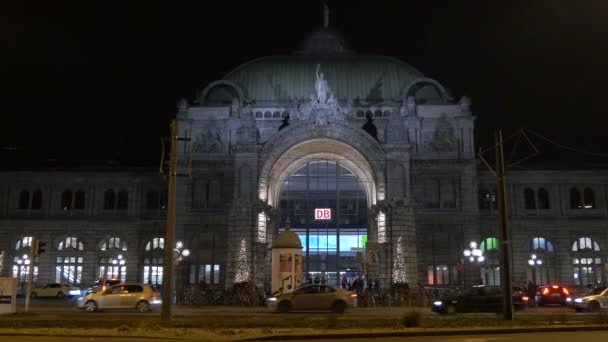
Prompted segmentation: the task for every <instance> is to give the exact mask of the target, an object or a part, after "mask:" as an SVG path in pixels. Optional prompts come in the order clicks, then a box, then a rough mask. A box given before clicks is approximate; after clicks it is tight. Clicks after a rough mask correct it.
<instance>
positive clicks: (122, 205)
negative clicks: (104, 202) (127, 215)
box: [116, 190, 129, 210]
mask: <svg viewBox="0 0 608 342" xmlns="http://www.w3.org/2000/svg"><path fill="white" fill-rule="evenodd" d="M116 209H117V210H127V209H129V192H127V190H120V192H119V193H118V203H117V204H116Z"/></svg>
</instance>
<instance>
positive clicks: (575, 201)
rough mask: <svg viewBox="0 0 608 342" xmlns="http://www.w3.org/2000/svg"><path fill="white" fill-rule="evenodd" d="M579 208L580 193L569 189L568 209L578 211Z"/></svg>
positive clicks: (580, 203) (580, 204)
mask: <svg viewBox="0 0 608 342" xmlns="http://www.w3.org/2000/svg"><path fill="white" fill-rule="evenodd" d="M581 207H582V202H581V192H580V191H578V189H576V188H572V189H570V209H580V208H581Z"/></svg>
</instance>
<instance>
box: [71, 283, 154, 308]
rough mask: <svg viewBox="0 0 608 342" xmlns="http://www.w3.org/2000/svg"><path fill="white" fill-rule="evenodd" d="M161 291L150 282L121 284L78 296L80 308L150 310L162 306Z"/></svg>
mask: <svg viewBox="0 0 608 342" xmlns="http://www.w3.org/2000/svg"><path fill="white" fill-rule="evenodd" d="M161 304H162V300H161V298H160V293H159V292H158V291H156V289H155V288H154V287H153V286H152V285H148V284H133V285H131V284H120V285H114V286H112V287H110V288H108V289H107V290H105V291H98V292H92V293H89V294H87V295H86V296H83V297H80V298H78V308H79V309H84V310H85V311H89V312H93V311H98V310H105V309H123V310H124V309H131V310H133V309H135V310H137V311H139V312H149V311H152V310H153V309H157V308H160V305H161Z"/></svg>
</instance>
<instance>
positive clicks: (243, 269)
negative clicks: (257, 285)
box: [234, 240, 249, 284]
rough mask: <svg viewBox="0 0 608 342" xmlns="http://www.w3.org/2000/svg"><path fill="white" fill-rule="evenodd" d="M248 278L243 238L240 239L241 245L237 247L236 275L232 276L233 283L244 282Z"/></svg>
mask: <svg viewBox="0 0 608 342" xmlns="http://www.w3.org/2000/svg"><path fill="white" fill-rule="evenodd" d="M248 280H249V263H248V262H247V244H246V242H245V240H241V246H240V248H239V260H238V262H237V266H236V276H235V277H234V283H235V284H239V283H244V282H247V281H248Z"/></svg>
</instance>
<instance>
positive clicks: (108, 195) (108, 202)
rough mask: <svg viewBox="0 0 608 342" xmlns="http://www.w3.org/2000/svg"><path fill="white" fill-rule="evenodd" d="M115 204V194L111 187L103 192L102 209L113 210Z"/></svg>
mask: <svg viewBox="0 0 608 342" xmlns="http://www.w3.org/2000/svg"><path fill="white" fill-rule="evenodd" d="M115 206H116V194H115V193H114V190H113V189H108V190H106V192H105V193H104V194H103V210H114V207H115Z"/></svg>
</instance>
